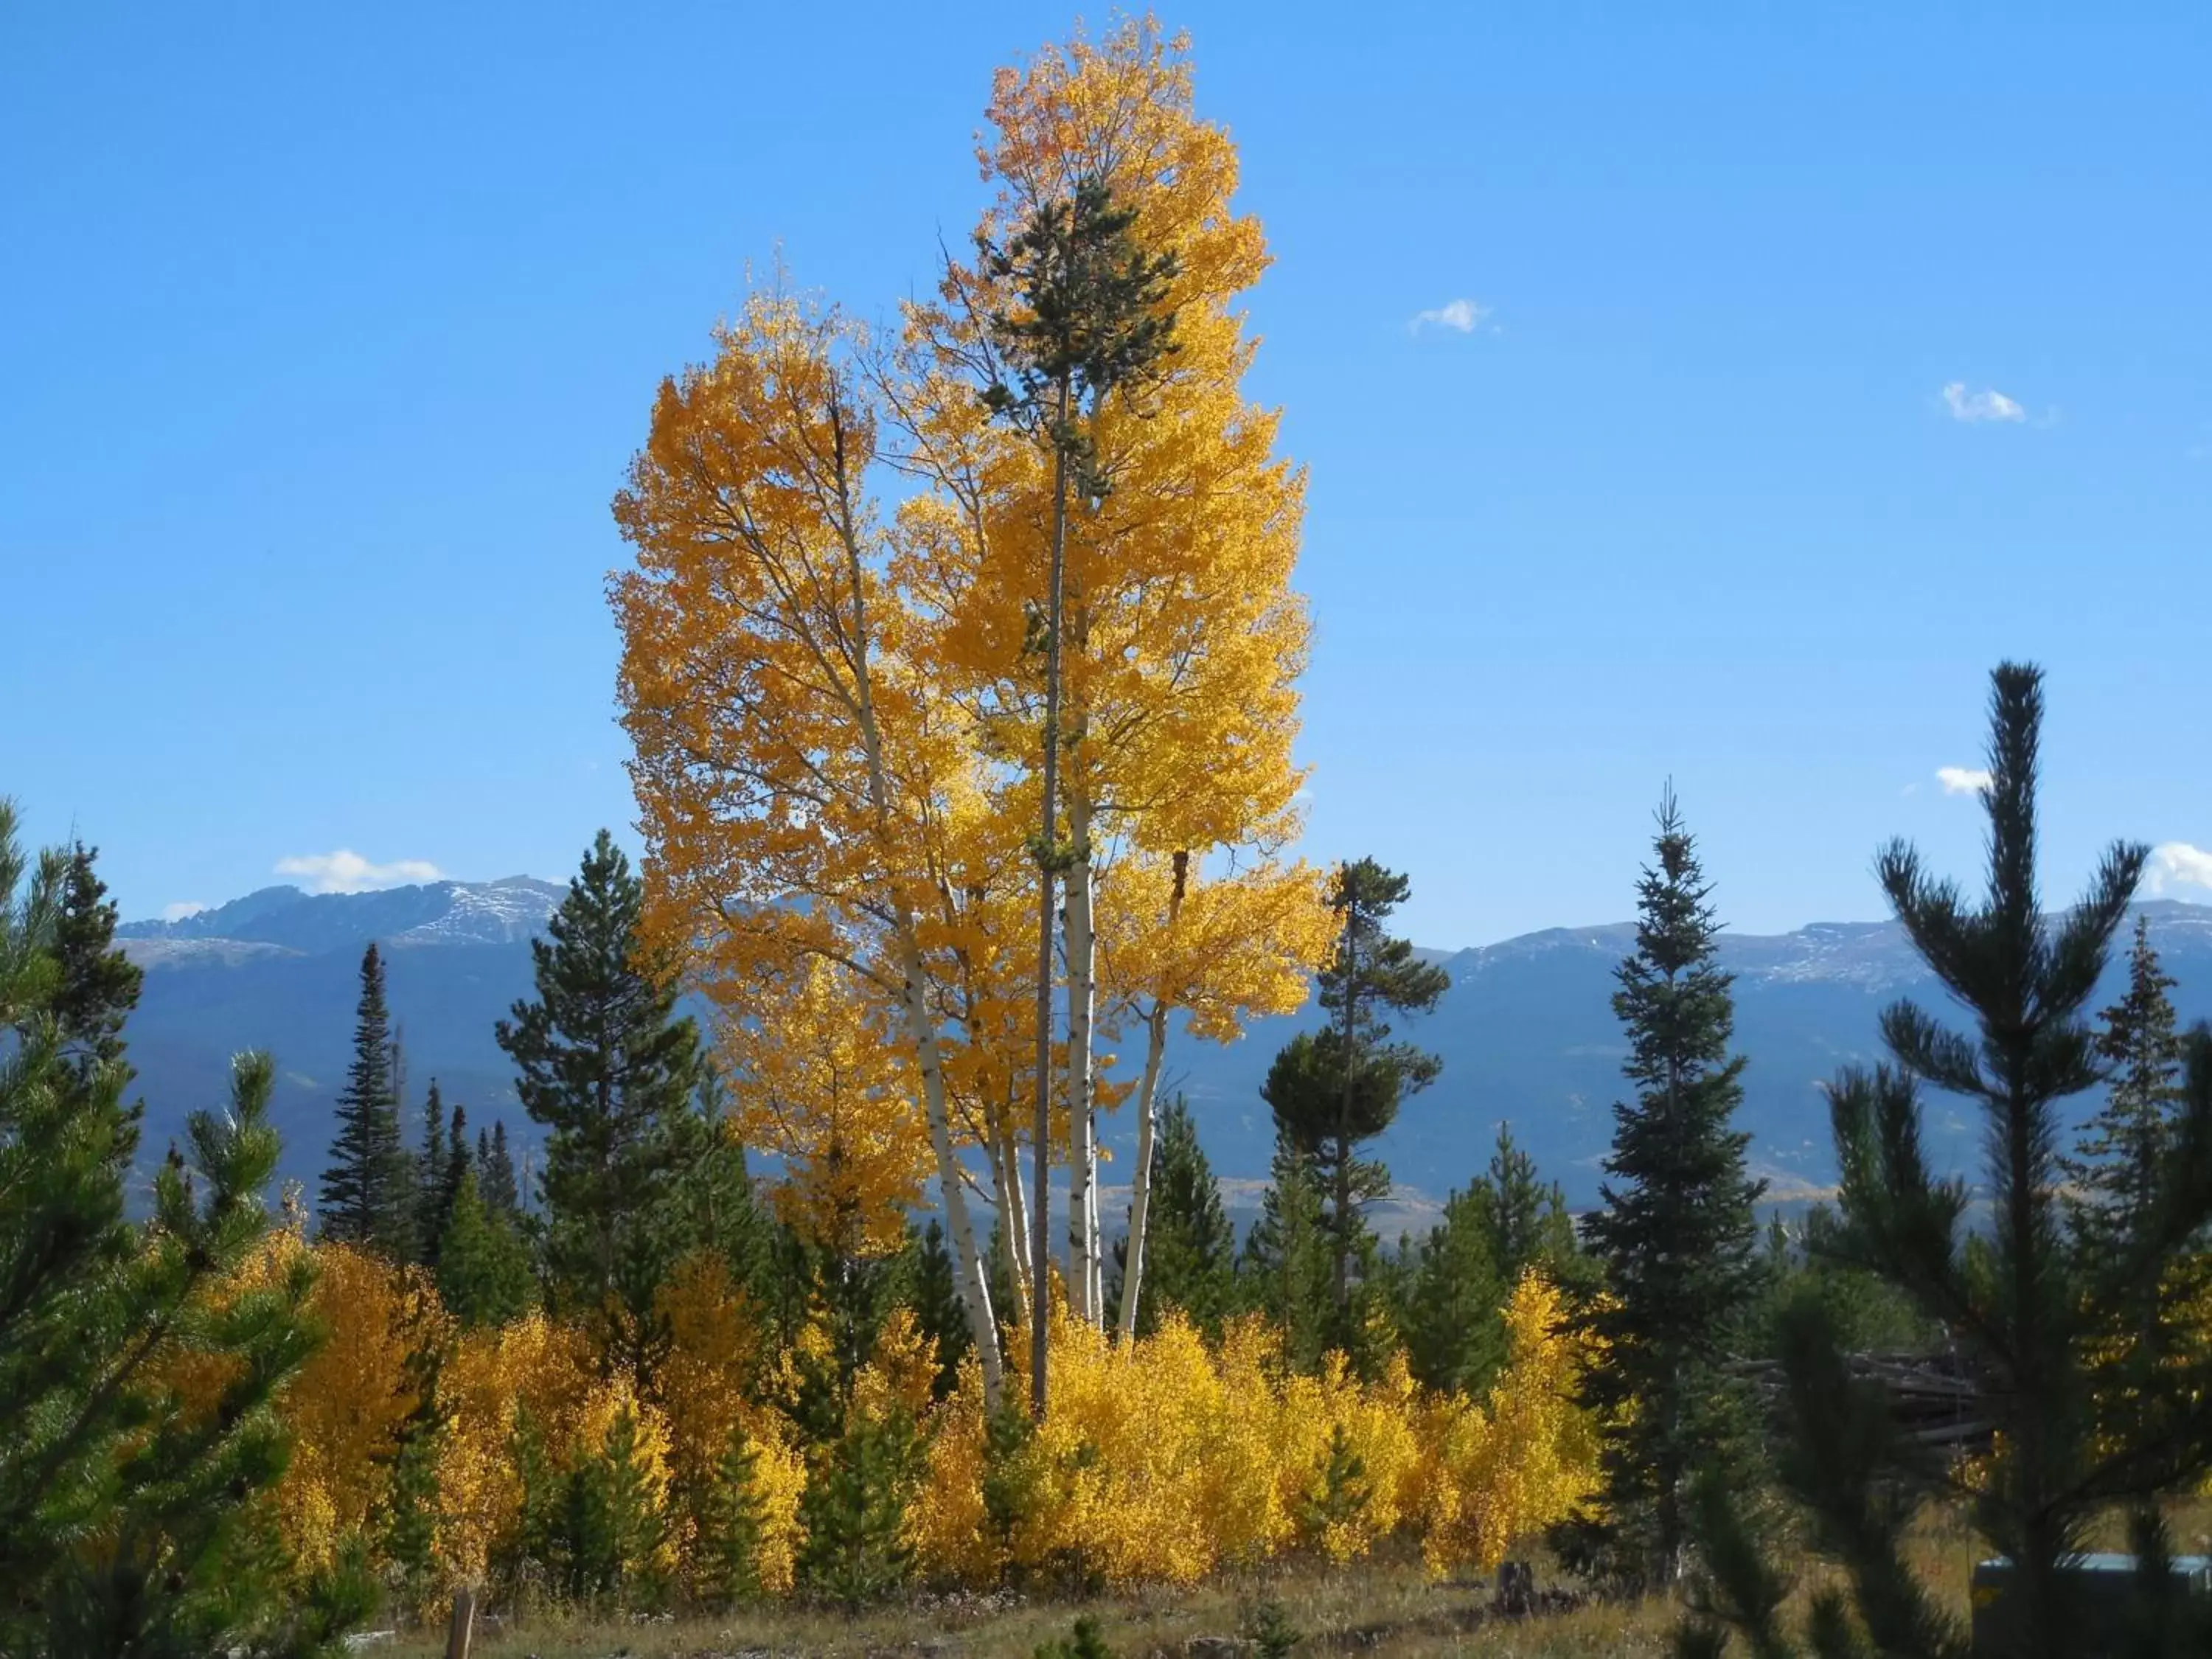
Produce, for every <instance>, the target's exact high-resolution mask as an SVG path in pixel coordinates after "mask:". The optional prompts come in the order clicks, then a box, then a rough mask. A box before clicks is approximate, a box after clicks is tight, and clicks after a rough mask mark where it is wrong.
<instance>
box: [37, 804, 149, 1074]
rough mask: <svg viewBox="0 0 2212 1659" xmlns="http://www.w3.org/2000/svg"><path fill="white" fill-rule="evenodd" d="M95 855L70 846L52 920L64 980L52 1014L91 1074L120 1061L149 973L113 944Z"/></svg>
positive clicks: (111, 917)
mask: <svg viewBox="0 0 2212 1659" xmlns="http://www.w3.org/2000/svg"><path fill="white" fill-rule="evenodd" d="M97 857H99V849H98V848H88V847H87V846H85V844H84V843H83V842H76V843H74V844H73V845H72V846H71V847H70V851H69V863H68V866H67V873H66V874H65V875H64V878H63V882H62V894H61V908H60V912H59V914H58V916H57V917H56V918H55V923H54V950H53V953H54V958H55V961H56V962H57V963H58V965H59V968H60V972H61V982H60V985H59V986H58V987H57V990H56V993H55V996H54V1003H53V1017H54V1020H55V1023H56V1024H57V1026H58V1028H59V1030H60V1031H61V1036H62V1041H63V1042H64V1045H65V1047H66V1048H67V1051H68V1053H69V1054H70V1059H71V1060H72V1061H73V1062H74V1063H75V1064H76V1066H77V1067H78V1069H79V1070H80V1071H81V1072H85V1073H89V1069H90V1068H91V1067H92V1066H95V1065H100V1064H112V1063H115V1062H118V1061H120V1060H122V1058H123V1022H124V1020H125V1018H128V1017H129V1015H130V1012H131V1009H132V1008H134V1007H136V1006H137V1003H138V990H139V986H140V984H141V982H142V981H143V979H144V977H145V975H143V972H142V971H141V970H140V969H138V967H137V965H136V964H134V963H132V962H131V959H130V958H129V957H126V956H125V955H124V954H123V953H122V952H121V951H118V950H117V949H116V948H115V920H116V915H115V906H114V904H113V902H112V901H110V900H109V898H108V897H107V884H106V883H105V882H103V881H102V880H100V874H99V872H97V871H96V870H95V869H94V867H93V860H94V859H96V858H97ZM128 1081H129V1079H128V1077H127V1076H126V1078H125V1083H126V1085H127V1084H128Z"/></svg>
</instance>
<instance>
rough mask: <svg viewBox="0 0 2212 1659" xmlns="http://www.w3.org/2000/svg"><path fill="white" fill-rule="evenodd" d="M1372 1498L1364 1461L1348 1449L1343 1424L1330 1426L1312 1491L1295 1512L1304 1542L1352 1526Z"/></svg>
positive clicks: (1349, 1444) (1349, 1439)
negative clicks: (1325, 1447) (1302, 1532)
mask: <svg viewBox="0 0 2212 1659" xmlns="http://www.w3.org/2000/svg"><path fill="white" fill-rule="evenodd" d="M1374 1497H1375V1489H1374V1486H1373V1483H1372V1482H1370V1480H1368V1478H1367V1462H1366V1460H1365V1459H1364V1458H1363V1457H1361V1456H1360V1455H1359V1454H1358V1452H1356V1451H1354V1450H1352V1437H1351V1435H1350V1434H1348V1433H1347V1432H1346V1430H1345V1426H1344V1425H1343V1424H1342V1423H1341V1422H1338V1423H1332V1424H1330V1425H1329V1428H1328V1450H1327V1451H1325V1452H1323V1453H1322V1455H1321V1461H1320V1462H1319V1464H1318V1465H1317V1467H1316V1468H1315V1470H1314V1483H1313V1486H1312V1489H1311V1490H1310V1491H1309V1492H1306V1493H1305V1494H1304V1498H1303V1500H1302V1504H1301V1506H1300V1510H1299V1515H1298V1520H1299V1524H1300V1527H1301V1529H1302V1530H1303V1531H1304V1534H1305V1538H1306V1541H1307V1542H1309V1543H1310V1544H1319V1543H1321V1542H1322V1541H1323V1540H1324V1539H1325V1538H1326V1537H1327V1536H1328V1534H1329V1532H1330V1531H1331V1530H1333V1529H1334V1528H1339V1527H1349V1526H1352V1525H1354V1524H1356V1523H1357V1522H1358V1520H1359V1518H1360V1517H1361V1516H1364V1515H1365V1514H1366V1513H1367V1506H1368V1504H1370V1503H1371V1502H1373V1501H1374Z"/></svg>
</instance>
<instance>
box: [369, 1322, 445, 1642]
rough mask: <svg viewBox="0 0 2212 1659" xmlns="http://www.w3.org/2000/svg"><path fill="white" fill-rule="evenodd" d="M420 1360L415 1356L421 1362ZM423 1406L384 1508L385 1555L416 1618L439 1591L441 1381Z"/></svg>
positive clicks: (407, 1434)
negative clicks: (438, 1403) (437, 1400)
mask: <svg viewBox="0 0 2212 1659" xmlns="http://www.w3.org/2000/svg"><path fill="white" fill-rule="evenodd" d="M420 1359H421V1357H420V1356H418V1357H417V1363H418V1364H419V1363H420ZM422 1398H423V1408H422V1410H420V1411H418V1412H417V1413H416V1414H415V1417H414V1418H413V1419H412V1420H411V1421H410V1422H409V1423H408V1424H407V1425H406V1427H405V1429H404V1431H403V1433H402V1435H401V1437H400V1441H399V1449H398V1454H397V1455H395V1456H394V1457H393V1459H392V1482H391V1486H390V1487H389V1488H388V1490H387V1492H386V1498H385V1500H384V1504H383V1505H382V1515H381V1519H382V1526H381V1531H382V1534H383V1538H382V1545H383V1547H382V1551H381V1553H382V1555H383V1557H384V1559H385V1560H386V1562H388V1563H389V1564H390V1566H391V1571H392V1578H393V1580H394V1583H393V1589H394V1590H395V1591H396V1593H397V1595H398V1600H399V1602H400V1605H401V1606H402V1607H404V1608H405V1609H406V1610H407V1612H408V1613H409V1614H410V1616H412V1617H416V1618H420V1617H422V1616H423V1615H425V1614H427V1613H428V1612H429V1610H430V1607H431V1601H432V1598H433V1596H434V1595H435V1592H436V1590H437V1588H438V1580H439V1577H440V1564H439V1561H438V1558H437V1539H438V1522H439V1512H438V1501H439V1488H438V1451H439V1441H440V1438H441V1435H442V1432H443V1429H442V1424H441V1418H440V1415H439V1413H438V1411H437V1408H436V1406H435V1401H436V1398H437V1382H436V1378H435V1375H433V1376H430V1377H429V1378H428V1380H427V1387H426V1389H425V1390H424V1394H423V1396H422Z"/></svg>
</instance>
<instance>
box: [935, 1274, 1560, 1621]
mask: <svg viewBox="0 0 2212 1659" xmlns="http://www.w3.org/2000/svg"><path fill="white" fill-rule="evenodd" d="M1560 1312H1561V1310H1560V1305H1559V1293H1558V1292H1557V1291H1555V1290H1553V1288H1552V1287H1551V1286H1550V1285H1547V1284H1545V1283H1544V1282H1543V1281H1542V1280H1541V1279H1536V1278H1534V1277H1531V1278H1530V1279H1528V1280H1526V1281H1524V1282H1523V1283H1522V1285H1521V1286H1520V1287H1519V1289H1518V1290H1517V1291H1516V1292H1515V1294H1514V1297H1513V1301H1512V1305H1511V1307H1510V1310H1509V1315H1508V1319H1509V1326H1510V1333H1511V1340H1512V1346H1511V1352H1510V1359H1509V1361H1508V1364H1507V1365H1506V1368H1505V1370H1504V1374H1503V1375H1502V1376H1501V1377H1500V1378H1499V1380H1498V1384H1497V1386H1496V1388H1495V1389H1493V1390H1492V1393H1491V1394H1490V1395H1489V1396H1488V1397H1487V1398H1486V1400H1484V1401H1481V1402H1480V1403H1478V1402H1475V1401H1469V1400H1468V1399H1466V1398H1465V1397H1464V1396H1460V1395H1454V1396H1450V1397H1448V1398H1443V1399H1437V1398H1425V1397H1424V1396H1422V1395H1420V1393H1419V1391H1418V1390H1417V1389H1415V1388H1414V1386H1413V1382H1412V1380H1411V1378H1410V1377H1409V1376H1407V1372H1406V1370H1405V1366H1404V1364H1403V1362H1402V1360H1400V1361H1395V1362H1394V1363H1393V1364H1391V1365H1390V1367H1389V1369H1388V1370H1386V1371H1385V1372H1384V1374H1383V1376H1382V1377H1380V1378H1379V1379H1377V1380H1376V1381H1374V1382H1371V1383H1370V1382H1362V1381H1360V1380H1359V1379H1358V1378H1356V1377H1354V1376H1352V1375H1351V1374H1350V1373H1349V1372H1348V1370H1346V1367H1345V1365H1344V1364H1343V1361H1342V1359H1341V1358H1340V1357H1332V1358H1331V1360H1330V1361H1329V1363H1328V1367H1327V1368H1326V1369H1325V1370H1324V1371H1323V1372H1322V1375H1321V1376H1300V1375H1296V1374H1293V1373H1291V1372H1289V1371H1288V1370H1287V1369H1286V1368H1285V1365H1284V1364H1283V1360H1282V1355H1281V1349H1280V1345H1279V1340H1278V1339H1277V1338H1276V1336H1275V1335H1274V1334H1273V1332H1272V1331H1270V1330H1269V1329H1268V1328H1267V1327H1266V1326H1265V1325H1264V1324H1263V1323H1261V1322H1260V1321H1258V1320H1256V1319H1250V1318H1248V1319H1244V1320H1240V1321H1237V1322H1232V1323H1231V1326H1230V1327H1229V1328H1228V1330H1227V1331H1226V1332H1225V1334H1224V1335H1223V1338H1222V1340H1221V1343H1220V1345H1219V1346H1218V1347H1209V1346H1207V1345H1206V1343H1205V1342H1204V1341H1203V1340H1201V1339H1200V1337H1199V1335H1198V1334H1197V1333H1196V1332H1194V1330H1192V1329H1191V1328H1190V1327H1189V1326H1188V1324H1187V1323H1185V1322H1182V1320H1181V1319H1180V1318H1170V1319H1169V1320H1168V1321H1167V1322H1165V1323H1164V1324H1163V1326H1162V1327H1161V1328H1160V1330H1159V1331H1158V1334H1155V1335H1153V1336H1152V1337H1149V1338H1146V1339H1144V1340H1141V1341H1139V1342H1136V1343H1134V1344H1132V1345H1116V1344H1114V1343H1112V1342H1109V1340H1107V1339H1106V1338H1105V1337H1103V1336H1102V1335H1101V1334H1099V1333H1098V1332H1097V1331H1096V1330H1093V1329H1091V1328H1089V1327H1087V1326H1085V1325H1084V1324H1082V1323H1080V1322H1067V1321H1061V1322H1058V1323H1056V1324H1055V1326H1054V1331H1053V1352H1052V1365H1053V1379H1054V1381H1053V1387H1054V1395H1053V1407H1052V1411H1051V1413H1050V1414H1049V1416H1048V1419H1047V1420H1046V1421H1045V1423H1044V1424H1043V1425H1041V1426H1040V1427H1039V1428H1038V1429H1037V1430H1036V1433H1035V1436H1034V1437H1033V1438H1031V1439H1030V1440H1029V1441H1028V1443H1026V1444H1025V1445H1024V1446H1023V1447H1022V1448H1021V1449H1019V1450H1018V1451H1017V1452H1015V1453H1013V1454H1012V1459H1011V1462H1012V1464H1013V1465H1014V1466H1015V1467H1012V1468H1010V1469H1008V1470H1007V1471H1006V1474H1005V1476H1004V1477H1003V1478H1004V1479H1005V1480H1006V1484H1007V1485H1008V1486H1010V1487H1012V1488H1013V1489H1017V1490H1018V1491H1020V1492H1023V1493H1024V1494H1025V1497H1026V1502H1025V1504H1024V1506H1023V1507H1022V1508H1021V1509H1020V1510H1019V1511H1018V1513H1016V1514H1014V1515H1013V1516H1012V1517H1011V1518H1010V1519H1009V1520H1008V1522H1007V1523H1006V1525H1005V1526H1004V1528H1003V1531H995V1530H994V1528H996V1524H997V1523H996V1521H995V1519H994V1516H993V1515H992V1513H991V1505H990V1504H989V1502H988V1501H987V1494H986V1481H987V1479H988V1478H990V1476H991V1474H992V1468H991V1462H992V1460H991V1456H990V1453H989V1450H988V1447H987V1418H986V1415H985V1413H984V1410H983V1406H982V1391H981V1376H980V1375H979V1374H978V1373H977V1372H976V1370H975V1368H974V1367H972V1366H971V1367H969V1369H968V1370H966V1371H964V1372H963V1376H962V1381H961V1385H960V1388H959V1389H958V1390H957V1392H956V1393H955V1394H954V1395H953V1396H952V1398H951V1400H950V1401H946V1402H945V1405H944V1406H943V1407H941V1408H940V1410H939V1415H938V1417H937V1419H936V1421H935V1423H934V1425H933V1430H934V1432H933V1438H932V1441H931V1445H930V1454H929V1457H930V1462H929V1478H928V1480H927V1482H926V1484H925V1486H924V1489H923V1492H922V1494H921V1498H920V1500H919V1501H918V1502H917V1504H916V1505H915V1511H914V1513H913V1515H912V1516H910V1522H911V1526H912V1532H913V1541H914V1544H915V1551H916V1553H917V1556H918V1557H919V1559H921V1562H922V1564H923V1565H924V1566H925V1568H926V1569H927V1571H930V1572H931V1573H933V1574H934V1575H937V1576H939V1577H945V1578H951V1579H956V1580H958V1581H960V1582H962V1583H967V1584H969V1585H974V1586H980V1585H984V1584H988V1583H995V1582H997V1581H998V1580H999V1579H1000V1577H1001V1576H1002V1575H1004V1574H1006V1572H1007V1571H1010V1570H1011V1571H1013V1572H1016V1573H1024V1572H1030V1573H1034V1572H1045V1571H1053V1570H1054V1569H1056V1568H1058V1569H1073V1571H1077V1572H1079V1573H1080V1574H1083V1575H1086V1576H1096V1577H1099V1578H1102V1579H1103V1580H1104V1581H1105V1582H1106V1583H1109V1584H1115V1585H1127V1584H1135V1583H1147V1582H1167V1583H1191V1582H1193V1581H1195V1580H1197V1579H1200V1578H1203V1577H1206V1576H1207V1575H1208V1574H1210V1573H1212V1572H1213V1571H1217V1570H1218V1569H1221V1568H1224V1567H1227V1566H1232V1565H1242V1564H1245V1563H1249V1562H1252V1561H1255V1560H1259V1559H1265V1558H1267V1557H1270V1556H1274V1555H1279V1554H1281V1553H1285V1552H1286V1551H1289V1550H1292V1549H1296V1548H1300V1547H1307V1548H1312V1549H1315V1550H1317V1551H1319V1552H1320V1553H1323V1554H1325V1555H1326V1556H1328V1558H1329V1559H1333V1560H1336V1561H1340V1562H1341V1561H1349V1560H1352V1559H1358V1557H1360V1556H1363V1555H1364V1554H1366V1553H1369V1552H1370V1550H1372V1549H1373V1548H1374V1547H1375V1546H1376V1544H1377V1543H1378V1542H1380V1541H1382V1540H1383V1539H1385V1538H1388V1537H1390V1536H1393V1535H1395V1534H1401V1533H1403V1532H1406V1531H1408V1530H1415V1531H1418V1532H1419V1535H1420V1538H1421V1541H1422V1545H1423V1551H1424V1554H1425V1559H1427V1561H1428V1564H1429V1565H1430V1567H1431V1570H1432V1571H1437V1572H1439V1573H1441V1572H1443V1571H1449V1570H1450V1569H1453V1568H1455V1567H1461V1566H1469V1565H1472V1566H1479V1567H1487V1566H1490V1565H1494V1564H1495V1563H1496V1562H1497V1561H1498V1560H1499V1559H1503V1557H1504V1553H1505V1552H1506V1551H1507V1550H1508V1549H1510V1547H1512V1546H1514V1545H1515V1544H1516V1543H1517V1542H1520V1541H1523V1540H1525V1539H1526V1538H1528V1536H1530V1535H1531V1534H1534V1533H1536V1532H1537V1531H1539V1530H1541V1528H1544V1527H1545V1526H1547V1525H1548V1524H1549V1523H1550V1522H1553V1521H1556V1520H1559V1519H1560V1518H1563V1517H1564V1516H1565V1515H1566V1514H1567V1513H1568V1511H1569V1510H1571V1508H1572V1507H1573V1505H1574V1504H1576V1503H1577V1501H1578V1500H1581V1499H1583V1498H1585V1497H1587V1496H1588V1495H1589V1493H1590V1492H1592V1491H1593V1490H1594V1489H1595V1472H1596V1443H1595V1436H1594V1435H1593V1434H1592V1433H1591V1432H1590V1431H1589V1425H1588V1424H1587V1422H1586V1421H1585V1420H1584V1419H1583V1415H1582V1413H1580V1412H1579V1410H1578V1409H1577V1407H1575V1406H1574V1405H1573V1403H1572V1389H1573V1383H1574V1380H1575V1376H1576V1374H1577V1369H1578V1368H1579V1366H1580V1365H1581V1364H1583V1363H1584V1361H1585V1358H1586V1355H1585V1352H1584V1351H1583V1348H1582V1347H1581V1346H1580V1345H1579V1344H1577V1342H1576V1341H1575V1340H1573V1339H1571V1338H1569V1337H1566V1336H1565V1335H1563V1334H1559V1332H1558V1331H1557V1330H1556V1329H1555V1326H1556V1325H1557V1324H1558V1323H1559V1316H1560ZM1339 1427H1341V1429H1342V1430H1343V1433H1344V1437H1345V1440H1346V1443H1348V1448H1349V1450H1350V1452H1351V1453H1352V1455H1353V1456H1354V1457H1356V1458H1357V1460H1358V1469H1359V1480H1358V1485H1359V1486H1361V1487H1362V1488H1363V1489H1364V1492H1365V1494H1366V1496H1365V1499H1364V1503H1361V1504H1358V1506H1357V1507H1356V1509H1354V1510H1352V1511H1351V1512H1349V1513H1345V1514H1340V1515H1337V1516H1330V1517H1328V1518H1326V1519H1320V1520H1316V1510H1317V1508H1318V1507H1319V1505H1318V1500H1319V1499H1320V1498H1321V1497H1322V1491H1321V1488H1322V1484H1323V1482H1324V1480H1325V1476H1326V1471H1327V1468H1328V1462H1329V1457H1330V1450H1331V1442H1332V1439H1333V1438H1334V1433H1335V1431H1336V1430H1337V1429H1338V1428H1339Z"/></svg>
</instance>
